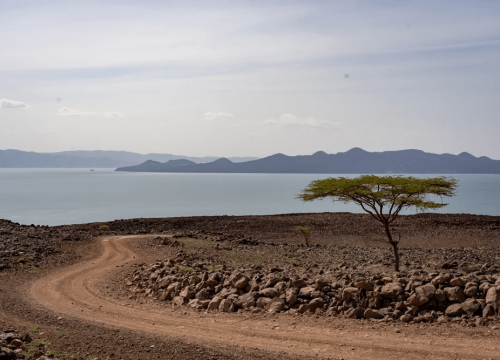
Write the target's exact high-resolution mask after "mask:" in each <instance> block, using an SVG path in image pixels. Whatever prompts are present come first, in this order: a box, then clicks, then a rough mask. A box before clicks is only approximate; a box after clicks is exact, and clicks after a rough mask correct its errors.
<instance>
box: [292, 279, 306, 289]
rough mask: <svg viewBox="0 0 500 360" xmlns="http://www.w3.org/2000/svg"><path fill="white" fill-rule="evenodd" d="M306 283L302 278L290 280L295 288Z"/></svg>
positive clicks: (301, 286)
mask: <svg viewBox="0 0 500 360" xmlns="http://www.w3.org/2000/svg"><path fill="white" fill-rule="evenodd" d="M306 285H307V282H306V281H305V280H304V279H297V280H294V281H292V286H293V287H296V288H299V289H300V288H303V287H304V286H306Z"/></svg>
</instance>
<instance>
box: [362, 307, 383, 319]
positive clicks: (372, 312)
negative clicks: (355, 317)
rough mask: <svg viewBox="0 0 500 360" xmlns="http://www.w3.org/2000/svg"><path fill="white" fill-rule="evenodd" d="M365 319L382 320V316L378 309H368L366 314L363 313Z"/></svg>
mask: <svg viewBox="0 0 500 360" xmlns="http://www.w3.org/2000/svg"><path fill="white" fill-rule="evenodd" d="M363 317H364V318H365V319H380V318H382V316H381V315H380V313H379V312H378V310H376V309H370V308H368V309H366V310H365V312H364V313H363Z"/></svg>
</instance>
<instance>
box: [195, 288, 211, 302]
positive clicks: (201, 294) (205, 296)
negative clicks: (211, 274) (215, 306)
mask: <svg viewBox="0 0 500 360" xmlns="http://www.w3.org/2000/svg"><path fill="white" fill-rule="evenodd" d="M210 297H211V296H210V293H209V292H208V291H207V289H201V290H200V291H198V292H197V293H196V295H195V298H197V299H198V300H201V301H204V300H210Z"/></svg>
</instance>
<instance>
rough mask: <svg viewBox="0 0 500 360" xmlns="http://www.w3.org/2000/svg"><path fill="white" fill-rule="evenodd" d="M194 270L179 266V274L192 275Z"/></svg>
mask: <svg viewBox="0 0 500 360" xmlns="http://www.w3.org/2000/svg"><path fill="white" fill-rule="evenodd" d="M193 271H194V270H193V268H192V267H189V266H179V272H180V273H192V272H193Z"/></svg>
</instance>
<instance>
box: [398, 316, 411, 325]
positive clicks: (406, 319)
mask: <svg viewBox="0 0 500 360" xmlns="http://www.w3.org/2000/svg"><path fill="white" fill-rule="evenodd" d="M399 320H400V321H401V322H405V323H409V322H410V321H413V316H412V315H411V314H404V315H402V316H401V317H400V318H399Z"/></svg>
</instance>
